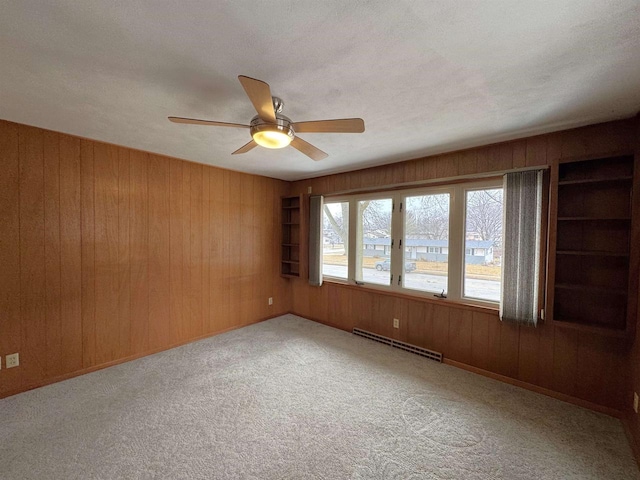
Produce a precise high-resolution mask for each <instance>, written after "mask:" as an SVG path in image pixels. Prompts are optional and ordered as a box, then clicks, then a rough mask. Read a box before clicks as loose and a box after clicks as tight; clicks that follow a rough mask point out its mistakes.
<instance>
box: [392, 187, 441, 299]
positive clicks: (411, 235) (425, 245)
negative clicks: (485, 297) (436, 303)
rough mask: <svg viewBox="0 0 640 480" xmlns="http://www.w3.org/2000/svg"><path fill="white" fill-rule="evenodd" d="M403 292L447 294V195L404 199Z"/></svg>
mask: <svg viewBox="0 0 640 480" xmlns="http://www.w3.org/2000/svg"><path fill="white" fill-rule="evenodd" d="M405 203H406V207H405V212H406V213H405V224H404V237H405V238H404V274H403V277H402V280H403V282H402V283H403V285H404V287H405V288H411V289H414V290H422V291H425V292H437V293H441V292H442V291H444V292H445V293H446V291H447V278H448V269H449V262H448V260H449V194H448V193H439V194H435V195H420V196H416V197H407V198H406V199H405Z"/></svg>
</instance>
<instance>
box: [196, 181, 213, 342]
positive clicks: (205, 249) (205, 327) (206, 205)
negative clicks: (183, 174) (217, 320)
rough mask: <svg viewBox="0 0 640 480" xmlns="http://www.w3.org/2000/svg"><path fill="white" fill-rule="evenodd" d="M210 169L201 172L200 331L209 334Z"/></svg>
mask: <svg viewBox="0 0 640 480" xmlns="http://www.w3.org/2000/svg"><path fill="white" fill-rule="evenodd" d="M211 170H212V169H210V168H204V169H203V171H202V218H200V220H199V221H200V223H201V225H202V331H203V333H211V332H212V331H213V330H211V329H210V317H211V265H210V264H211V223H210V221H209V220H210V217H211V212H210V207H211V203H210V195H211V192H210V172H211Z"/></svg>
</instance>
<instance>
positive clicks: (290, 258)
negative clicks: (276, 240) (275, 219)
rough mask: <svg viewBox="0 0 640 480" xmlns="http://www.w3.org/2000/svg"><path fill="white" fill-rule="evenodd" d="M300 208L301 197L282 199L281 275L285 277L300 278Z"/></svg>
mask: <svg viewBox="0 0 640 480" xmlns="http://www.w3.org/2000/svg"><path fill="white" fill-rule="evenodd" d="M300 207H301V199H300V196H295V197H282V208H281V225H282V239H281V240H282V241H281V245H280V247H281V253H280V274H281V275H282V276H283V277H296V278H297V277H299V276H300V219H301V211H300Z"/></svg>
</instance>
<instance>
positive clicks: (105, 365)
mask: <svg viewBox="0 0 640 480" xmlns="http://www.w3.org/2000/svg"><path fill="white" fill-rule="evenodd" d="M285 314H286V312H285V313H278V314H277V315H271V316H269V317H265V318H261V319H258V320H252V321H251V322H249V323H245V324H243V325H235V326H233V327H229V328H225V329H222V330H218V331H216V332H212V333H207V334H205V335H200V336H198V337H195V338H190V339H188V340H185V341H182V342H178V343H174V344H172V345H169V346H166V347H160V348H154V349H152V350H147V351H146V352H142V353H136V354H135V355H129V356H128V357H123V358H118V359H117V360H112V361H110V362H106V363H101V364H100V365H93V366H91V367H87V368H83V369H81V370H76V371H74V372H70V373H65V374H64V375H59V376H57V377H53V378H48V379H46V380H43V381H41V382H36V383H32V384H29V385H25V386H22V387H20V388H17V389H15V390H9V391H8V392H3V393H0V399H1V398H6V397H11V396H13V395H17V394H18V393H23V392H27V391H29V390H34V389H36V388H40V387H44V386H46V385H51V384H52V383H57V382H62V381H64V380H69V379H70V378H74V377H79V376H80V375H85V374H87V373H91V372H96V371H98V370H102V369H103V368H108V367H113V366H114V365H119V364H121V363H125V362H130V361H131V360H136V359H138V358H142V357H146V356H148V355H153V354H155V353H160V352H163V351H165V350H171V349H172V348H176V347H180V346H182V345H186V344H188V343H193V342H197V341H199V340H204V339H205V338H209V337H215V336H216V335H220V334H222V333H227V332H231V331H233V330H237V329H239V328H243V327H247V326H249V325H254V324H256V323H260V322H264V321H265V320H269V319H271V318H275V317H279V316H281V315H285Z"/></svg>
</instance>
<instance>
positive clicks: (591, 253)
mask: <svg viewBox="0 0 640 480" xmlns="http://www.w3.org/2000/svg"><path fill="white" fill-rule="evenodd" d="M556 255H585V256H591V257H628V256H629V253H617V252H596V251H587V250H556Z"/></svg>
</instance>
